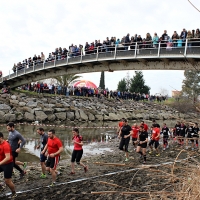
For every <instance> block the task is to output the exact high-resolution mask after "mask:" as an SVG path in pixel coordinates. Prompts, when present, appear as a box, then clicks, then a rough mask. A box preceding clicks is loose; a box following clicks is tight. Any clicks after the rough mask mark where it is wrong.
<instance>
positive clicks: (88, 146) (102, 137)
mask: <svg viewBox="0 0 200 200" xmlns="http://www.w3.org/2000/svg"><path fill="white" fill-rule="evenodd" d="M134 123H136V122H135V121H133V122H129V124H130V125H133V124H134ZM139 123H140V121H138V124H139ZM158 123H159V124H160V125H161V126H162V124H163V121H158ZM165 123H167V126H168V127H169V128H171V127H174V125H175V123H176V121H175V120H173V121H165ZM117 124H118V123H117V122H109V123H107V124H104V125H103V126H109V127H110V126H111V127H113V126H117ZM147 124H148V125H149V126H150V125H151V124H152V123H151V122H149V123H147ZM96 125H99V124H96ZM80 126H83V125H80ZM84 126H89V125H88V124H84ZM90 126H91V125H90ZM39 127H40V126H30V125H16V127H15V128H16V130H18V131H19V132H20V133H21V134H22V135H23V136H24V137H25V138H26V144H25V148H26V152H23V151H22V153H21V155H20V157H19V159H21V158H22V156H23V157H26V159H27V161H34V159H35V161H38V160H39V159H38V157H39V155H40V150H39V149H36V146H37V145H38V144H39V142H40V136H39V135H38V134H37V132H36V130H37V128H39ZM41 127H43V128H44V130H45V132H48V130H49V129H52V128H53V129H55V131H56V135H57V136H58V137H59V138H60V139H61V140H62V142H63V145H64V150H65V151H64V153H63V154H62V158H63V157H64V158H69V157H70V156H71V152H72V150H73V144H72V143H71V139H72V132H71V130H72V129H70V128H65V127H45V126H41ZM79 131H80V134H81V135H82V136H83V142H84V154H97V153H102V152H103V151H104V150H106V151H110V148H109V146H108V148H98V145H96V144H97V143H99V142H102V143H104V142H105V143H107V142H109V140H110V139H112V138H115V137H116V136H117V134H116V129H100V128H95V127H94V128H85V127H84V128H80V129H79ZM1 132H3V133H4V135H5V138H6V134H7V135H8V131H7V129H6V126H5V127H1ZM27 152H28V153H27ZM25 154H27V155H26V156H25ZM28 155H30V156H28ZM31 155H34V156H31ZM23 160H24V159H23ZM23 160H22V161H23Z"/></svg>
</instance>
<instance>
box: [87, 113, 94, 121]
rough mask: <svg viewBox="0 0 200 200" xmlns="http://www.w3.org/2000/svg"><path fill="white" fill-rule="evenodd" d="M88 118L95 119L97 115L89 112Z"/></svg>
mask: <svg viewBox="0 0 200 200" xmlns="http://www.w3.org/2000/svg"><path fill="white" fill-rule="evenodd" d="M88 119H89V120H90V121H94V120H95V116H94V115H93V114H92V113H89V114H88Z"/></svg>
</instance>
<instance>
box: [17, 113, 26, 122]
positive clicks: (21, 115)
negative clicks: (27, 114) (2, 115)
mask: <svg viewBox="0 0 200 200" xmlns="http://www.w3.org/2000/svg"><path fill="white" fill-rule="evenodd" d="M15 116H16V120H18V121H21V120H22V119H23V117H24V116H23V114H22V113H21V112H16V113H15Z"/></svg>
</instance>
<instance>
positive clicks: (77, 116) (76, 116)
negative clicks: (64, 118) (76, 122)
mask: <svg viewBox="0 0 200 200" xmlns="http://www.w3.org/2000/svg"><path fill="white" fill-rule="evenodd" d="M75 119H80V114H79V112H78V110H76V111H75Z"/></svg>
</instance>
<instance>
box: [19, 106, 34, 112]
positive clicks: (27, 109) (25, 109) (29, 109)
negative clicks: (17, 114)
mask: <svg viewBox="0 0 200 200" xmlns="http://www.w3.org/2000/svg"><path fill="white" fill-rule="evenodd" d="M22 110H23V112H29V113H32V114H34V110H33V109H31V108H29V107H23V108H22Z"/></svg>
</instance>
